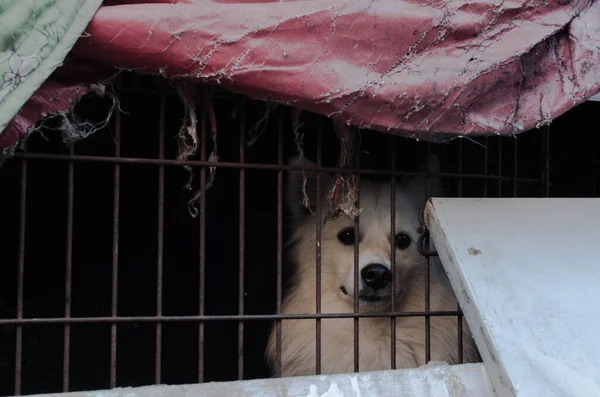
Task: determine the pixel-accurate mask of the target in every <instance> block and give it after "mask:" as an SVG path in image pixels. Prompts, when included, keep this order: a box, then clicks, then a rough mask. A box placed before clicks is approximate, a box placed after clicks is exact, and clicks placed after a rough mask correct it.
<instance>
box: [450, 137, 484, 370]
mask: <svg viewBox="0 0 600 397" xmlns="http://www.w3.org/2000/svg"><path fill="white" fill-rule="evenodd" d="M486 139H487V138H486ZM486 143H487V141H486ZM486 148H487V146H486ZM463 160H464V157H463V145H462V141H460V142H459V144H458V158H457V159H456V161H457V162H458V174H459V175H460V174H462V172H463ZM484 161H485V166H484V168H485V171H484V173H486V174H487V149H486V151H485V159H484ZM458 181H459V183H457V186H456V190H457V191H456V193H457V196H458V197H462V196H463V180H462V179H458ZM484 189H485V192H484V194H486V195H487V181H484ZM456 310H457V311H458V312H461V309H460V304H459V303H458V302H457V303H456ZM461 313H462V312H461ZM456 327H457V341H456V344H457V349H456V350H457V352H458V362H459V363H462V362H463V361H464V358H463V317H462V315H458V316H456Z"/></svg>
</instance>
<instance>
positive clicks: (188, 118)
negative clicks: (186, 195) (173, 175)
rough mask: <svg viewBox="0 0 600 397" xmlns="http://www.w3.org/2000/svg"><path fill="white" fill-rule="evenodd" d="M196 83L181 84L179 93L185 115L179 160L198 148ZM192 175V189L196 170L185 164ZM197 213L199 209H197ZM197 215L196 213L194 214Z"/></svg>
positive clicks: (189, 180) (189, 181)
mask: <svg viewBox="0 0 600 397" xmlns="http://www.w3.org/2000/svg"><path fill="white" fill-rule="evenodd" d="M194 91H195V86H194V85H187V84H183V85H181V86H180V87H179V88H178V90H177V93H178V94H179V97H180V98H181V101H182V102H183V107H184V112H185V113H184V116H183V123H182V125H181V128H180V129H179V135H178V137H179V154H178V155H177V160H187V159H189V158H190V156H192V155H194V154H195V153H196V151H197V150H198V130H197V127H198V117H197V116H196V95H195V92H194ZM183 168H185V169H186V170H187V171H188V172H189V174H190V176H189V179H188V182H187V184H186V185H185V188H186V189H188V190H191V189H192V181H193V180H194V171H193V170H192V167H190V166H189V165H184V166H183ZM196 215H197V211H196ZM192 216H194V217H195V215H192Z"/></svg>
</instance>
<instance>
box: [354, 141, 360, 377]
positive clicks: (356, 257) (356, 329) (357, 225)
mask: <svg viewBox="0 0 600 397" xmlns="http://www.w3.org/2000/svg"><path fill="white" fill-rule="evenodd" d="M353 132H354V133H355V134H356V135H355V145H356V147H355V150H354V155H355V159H354V172H355V185H354V187H355V188H356V189H357V191H358V194H357V198H356V207H357V208H360V174H359V173H357V171H358V170H359V169H360V155H361V153H362V149H361V143H362V142H361V140H362V135H361V132H360V130H358V129H355V130H354V131H353ZM359 245H360V215H357V216H356V217H355V218H354V313H358V312H359V303H358V295H359V282H358V278H359V276H360V275H359V271H358V264H359V258H360V257H359ZM359 342H360V331H359V317H355V318H354V372H358V371H359V368H360V363H359V357H360V351H359V348H360V346H359Z"/></svg>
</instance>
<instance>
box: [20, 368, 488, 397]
mask: <svg viewBox="0 0 600 397" xmlns="http://www.w3.org/2000/svg"><path fill="white" fill-rule="evenodd" d="M31 397H34V396H31ZM37 397H494V392H493V389H492V385H491V384H490V381H489V378H488V376H487V372H486V370H485V368H484V366H483V364H481V363H479V364H462V365H443V366H431V364H430V365H428V366H424V367H421V368H418V369H404V370H395V371H377V372H365V373H358V374H345V375H328V376H305V377H292V378H281V379H257V380H246V381H238V382H218V383H203V384H196V385H179V386H166V385H158V386H145V387H136V388H124V389H112V390H99V391H90V392H73V393H58V394H43V395H37Z"/></svg>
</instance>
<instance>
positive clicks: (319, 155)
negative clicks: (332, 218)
mask: <svg viewBox="0 0 600 397" xmlns="http://www.w3.org/2000/svg"><path fill="white" fill-rule="evenodd" d="M322 165H323V122H322V120H321V119H320V118H319V126H318V127H317V167H321V166H322ZM316 180H317V198H316V202H315V204H316V218H317V220H316V222H315V227H316V247H315V250H316V253H315V254H316V265H317V266H316V267H317V268H316V272H317V274H316V277H317V279H316V281H317V283H316V291H315V294H316V299H315V301H316V312H317V314H320V313H321V240H322V239H321V230H322V227H321V226H322V222H321V173H320V172H319V171H317V179H316ZM315 321H316V327H315V333H316V335H315V342H316V347H315V350H316V351H315V360H316V363H315V373H316V374H317V375H320V374H321V319H320V318H317V319H316V320H315Z"/></svg>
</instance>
